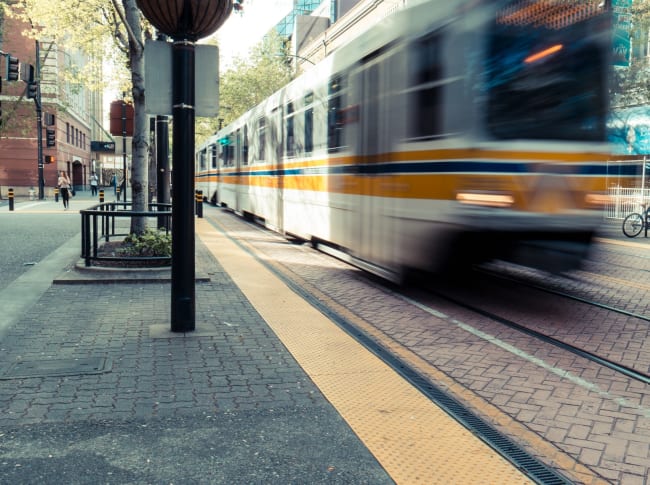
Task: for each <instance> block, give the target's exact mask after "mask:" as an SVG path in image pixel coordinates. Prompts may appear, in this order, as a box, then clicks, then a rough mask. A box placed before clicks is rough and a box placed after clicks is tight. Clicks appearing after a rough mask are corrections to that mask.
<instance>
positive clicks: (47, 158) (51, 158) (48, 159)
mask: <svg viewBox="0 0 650 485" xmlns="http://www.w3.org/2000/svg"><path fill="white" fill-rule="evenodd" d="M54 162H56V157H55V156H54V155H45V163H54Z"/></svg>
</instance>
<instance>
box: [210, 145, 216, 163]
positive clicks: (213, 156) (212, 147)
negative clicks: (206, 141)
mask: <svg viewBox="0 0 650 485" xmlns="http://www.w3.org/2000/svg"><path fill="white" fill-rule="evenodd" d="M210 154H211V159H212V160H211V162H212V163H211V166H212V168H217V145H210Z"/></svg>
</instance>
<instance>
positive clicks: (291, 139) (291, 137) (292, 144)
mask: <svg viewBox="0 0 650 485" xmlns="http://www.w3.org/2000/svg"><path fill="white" fill-rule="evenodd" d="M294 121H295V116H294V110H293V103H287V116H286V120H285V125H286V131H287V156H288V157H293V156H294V155H295V154H296V152H295V149H296V138H295V134H294V129H293V126H294Z"/></svg>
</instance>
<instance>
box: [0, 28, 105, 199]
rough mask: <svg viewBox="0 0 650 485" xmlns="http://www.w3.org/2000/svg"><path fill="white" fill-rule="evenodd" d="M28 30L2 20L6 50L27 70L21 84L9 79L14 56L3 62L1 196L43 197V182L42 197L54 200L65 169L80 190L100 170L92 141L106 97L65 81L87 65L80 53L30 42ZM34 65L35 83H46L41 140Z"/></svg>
mask: <svg viewBox="0 0 650 485" xmlns="http://www.w3.org/2000/svg"><path fill="white" fill-rule="evenodd" d="M26 29H27V25H25V24H23V23H22V22H20V21H19V20H17V19H13V18H7V17H4V18H0V32H1V34H2V37H1V38H0V49H1V50H2V52H3V53H4V54H10V55H11V56H12V57H14V58H17V59H18V60H19V61H20V63H21V70H22V71H23V75H21V76H20V79H19V80H15V81H8V80H7V73H6V64H7V62H8V57H7V55H3V56H2V57H1V58H0V60H1V61H2V66H1V68H0V69H1V70H0V75H1V77H2V92H1V93H0V102H1V103H2V105H1V109H2V118H1V119H2V124H1V125H0V196H2V197H4V196H6V192H7V190H8V189H9V188H12V189H14V193H15V195H16V196H17V197H19V196H32V197H34V196H36V197H38V195H39V186H40V184H41V183H42V189H43V190H42V192H40V193H41V194H42V195H43V196H44V197H46V198H48V197H52V196H53V195H54V188H55V187H56V182H57V178H58V172H60V171H62V170H63V171H65V172H67V173H68V174H69V176H70V178H71V180H72V182H73V184H74V186H75V188H76V189H77V190H83V189H87V188H88V185H89V180H90V175H91V174H92V172H93V170H94V169H95V167H94V162H93V158H92V155H93V154H92V152H91V140H92V139H93V136H94V133H96V130H97V129H98V128H96V127H93V120H94V119H98V120H101V119H102V113H101V110H102V102H101V93H91V92H90V91H89V90H88V89H85V88H84V87H83V86H79V85H76V84H72V83H70V82H69V81H66V80H65V77H64V76H63V73H64V72H65V71H66V70H69V69H72V68H73V66H82V65H83V63H84V59H83V57H82V56H81V55H80V54H78V53H71V52H65V51H63V50H62V49H59V48H58V47H57V45H56V44H54V43H52V42H48V41H47V40H44V39H43V40H39V41H34V40H33V39H30V38H27V37H25V36H23V34H22V32H23V31H25V30H26ZM29 66H33V67H34V73H35V79H36V80H40V100H41V103H40V106H41V111H42V116H41V118H42V120H41V125H42V131H41V134H40V137H39V133H38V122H37V104H36V102H35V101H34V99H30V98H29V96H28V93H29V86H28V79H27V78H28V75H27V73H28V72H29ZM39 145H40V149H39ZM41 153H42V162H40V163H42V166H43V170H42V172H41V171H40V170H39V154H41ZM39 172H40V173H39ZM41 175H42V177H41Z"/></svg>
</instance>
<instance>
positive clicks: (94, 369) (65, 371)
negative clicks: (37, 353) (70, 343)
mask: <svg viewBox="0 0 650 485" xmlns="http://www.w3.org/2000/svg"><path fill="white" fill-rule="evenodd" d="M112 366H113V361H112V360H111V359H109V358H107V357H85V358H78V359H50V360H21V361H19V362H14V363H13V364H11V365H10V366H9V367H7V368H6V369H4V370H0V380H9V379H28V378H30V377H58V376H77V375H85V374H102V373H104V372H110V370H111V368H112Z"/></svg>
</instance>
